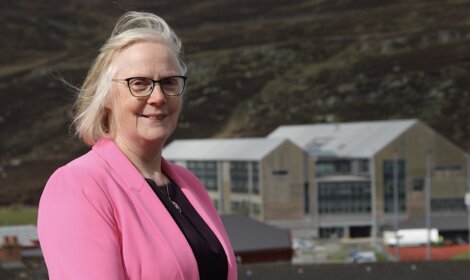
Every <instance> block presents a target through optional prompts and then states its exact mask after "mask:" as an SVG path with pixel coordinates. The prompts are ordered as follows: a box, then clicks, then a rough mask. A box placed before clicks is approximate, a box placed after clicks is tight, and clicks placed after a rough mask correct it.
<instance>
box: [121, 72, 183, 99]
mask: <svg viewBox="0 0 470 280" xmlns="http://www.w3.org/2000/svg"><path fill="white" fill-rule="evenodd" d="M186 79H187V77H185V76H170V77H166V78H164V79H161V80H158V81H155V80H152V79H150V78H145V77H132V78H127V79H113V81H116V82H122V83H124V82H126V83H127V86H128V87H129V91H130V92H131V94H132V95H133V96H135V97H147V96H150V95H151V94H152V92H153V89H154V88H155V84H157V83H158V84H159V85H160V89H161V90H162V92H163V94H164V95H166V96H178V95H181V94H182V93H183V90H184V85H185V84H186Z"/></svg>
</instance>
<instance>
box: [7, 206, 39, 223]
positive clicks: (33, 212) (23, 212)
mask: <svg viewBox="0 0 470 280" xmlns="http://www.w3.org/2000/svg"><path fill="white" fill-rule="evenodd" d="M37 217H38V208H37V207H31V206H23V205H12V206H8V207H0V226H6V225H24V224H36V220H37Z"/></svg>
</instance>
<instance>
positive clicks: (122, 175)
mask: <svg viewBox="0 0 470 280" xmlns="http://www.w3.org/2000/svg"><path fill="white" fill-rule="evenodd" d="M93 150H94V151H96V152H97V153H98V154H99V155H100V156H101V157H102V158H103V160H105V161H106V162H107V163H108V165H109V166H110V167H111V168H112V169H113V170H114V171H115V174H116V175H117V176H119V179H120V180H119V183H121V184H123V185H124V186H125V187H126V188H128V189H129V190H130V191H129V194H130V196H131V197H133V198H134V199H135V200H136V201H137V203H136V207H140V209H139V210H141V211H140V212H141V213H143V215H145V216H146V217H147V218H148V220H149V221H150V224H151V227H153V228H154V230H155V233H156V237H157V238H161V239H162V240H165V241H166V243H167V244H168V245H169V247H170V248H171V249H172V251H173V256H171V257H173V258H175V260H174V261H175V262H176V264H177V265H178V268H179V269H180V273H181V275H182V277H183V279H197V277H198V276H197V275H198V270H197V262H196V259H195V257H194V255H193V254H191V253H189V254H188V252H192V249H191V247H190V246H189V244H188V242H187V240H186V238H185V237H184V235H183V233H182V232H181V230H180V229H179V227H178V225H177V224H176V223H175V222H174V220H173V218H172V217H171V215H170V214H169V213H168V211H167V210H166V208H165V206H164V205H163V204H162V203H161V201H160V200H159V199H158V197H157V195H156V194H155V193H154V192H153V190H152V189H151V188H150V186H148V184H147V182H146V181H145V178H144V177H143V176H142V175H141V174H140V172H139V171H138V170H137V168H136V167H135V166H134V165H133V164H132V163H131V162H130V161H129V159H128V158H127V157H126V156H125V155H124V154H123V153H122V152H121V150H120V149H119V148H118V147H117V146H116V145H115V144H114V142H113V141H112V140H111V139H107V138H104V139H101V140H100V141H99V142H98V143H97V144H95V146H93ZM197 210H198V211H199V209H197ZM169 257H170V256H169ZM182 264H183V265H182ZM188 264H190V265H188Z"/></svg>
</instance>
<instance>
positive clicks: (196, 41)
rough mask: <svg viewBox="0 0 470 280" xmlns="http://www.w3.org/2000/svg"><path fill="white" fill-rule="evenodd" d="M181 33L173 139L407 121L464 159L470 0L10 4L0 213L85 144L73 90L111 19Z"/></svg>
mask: <svg viewBox="0 0 470 280" xmlns="http://www.w3.org/2000/svg"><path fill="white" fill-rule="evenodd" d="M132 9H138V10H147V11H151V12H155V13H157V14H159V15H161V16H162V17H164V18H165V19H167V20H168V22H169V23H170V25H171V26H172V27H174V28H175V30H176V31H177V33H178V34H179V35H180V36H181V37H182V39H183V43H184V47H185V59H186V61H187V63H188V65H189V73H188V75H189V88H188V91H187V93H186V96H185V99H186V100H185V108H184V112H183V114H182V116H181V121H180V124H179V127H178V130H177V132H176V134H175V136H174V137H176V138H195V137H228V136H260V135H265V134H266V133H268V132H270V131H271V130H273V129H274V128H276V127H277V126H278V125H281V124H292V123H318V122H332V121H341V122H343V121H357V120H376V119H396V118H419V119H421V120H423V121H424V122H426V123H427V124H429V125H430V126H432V127H433V128H435V129H436V130H438V131H439V132H441V133H442V134H443V135H445V136H446V137H448V138H450V139H451V140H452V141H454V142H455V143H457V144H458V145H459V146H461V147H462V148H464V149H466V150H469V149H470V121H469V120H470V87H469V86H470V79H469V78H468V76H469V70H470V20H469V17H468V15H469V14H470V1H464V0H444V1H443V0H439V1H437V0H408V1H406V0H402V1H391V0H383V1H372V0H299V1H287V0H269V1H268V0H258V1H248V0H228V1H210V0H200V1H189V0H177V1H174V0H163V1H161V0H159V1H143V0H138V1H132V2H130V1H127V2H119V3H115V2H111V1H104V0H101V1H91V0H87V1H84V0H65V1H61V2H60V4H58V3H57V2H54V1H51V0H44V1H33V0H17V1H15V2H13V3H8V5H7V4H6V3H0V15H1V16H0V26H2V28H1V29H0V35H1V36H2V38H3V39H2V44H1V46H0V48H1V52H0V97H1V99H2V102H0V131H1V138H0V205H5V204H9V203H12V202H15V203H27V204H36V203H37V201H38V198H39V195H40V192H41V190H42V187H43V185H44V183H45V180H46V179H47V177H48V176H49V175H50V173H51V171H52V170H54V169H55V168H56V167H57V166H59V165H60V164H63V163H64V162H66V161H68V160H70V159H71V158H72V157H74V156H76V155H78V154H81V153H83V152H84V151H85V150H86V149H87V148H86V147H85V146H84V145H82V144H80V142H79V141H77V140H76V139H74V138H73V137H71V133H70V128H69V123H70V116H71V103H72V102H73V100H74V94H75V93H74V91H73V90H71V88H70V87H68V86H66V85H65V84H64V83H63V82H62V81H61V80H62V79H64V80H66V81H68V82H69V83H71V84H72V85H76V86H79V85H80V84H81V82H82V81H83V78H84V76H85V74H86V71H87V68H88V66H89V65H90V63H91V61H92V60H93V58H94V57H95V56H96V54H97V50H98V49H99V47H100V46H101V44H102V43H103V42H104V41H105V40H106V37H107V36H108V35H109V33H110V32H111V30H112V27H113V24H114V22H115V21H116V19H117V18H118V17H119V15H120V14H122V13H123V11H125V10H132Z"/></svg>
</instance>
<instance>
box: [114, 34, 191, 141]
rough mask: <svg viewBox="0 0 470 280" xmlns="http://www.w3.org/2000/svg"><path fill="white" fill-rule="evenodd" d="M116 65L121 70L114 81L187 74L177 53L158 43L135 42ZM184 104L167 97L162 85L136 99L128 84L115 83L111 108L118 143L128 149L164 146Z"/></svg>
mask: <svg viewBox="0 0 470 280" xmlns="http://www.w3.org/2000/svg"><path fill="white" fill-rule="evenodd" d="M114 62H115V66H116V69H117V72H116V74H115V76H114V79H126V78H130V77H145V78H150V79H153V80H160V79H163V78H166V77H169V76H177V75H183V70H182V69H181V66H180V64H179V62H178V59H177V57H176V55H175V53H174V52H173V51H172V50H171V49H170V48H169V47H168V46H167V45H165V44H163V43H158V42H152V41H145V42H138V43H135V44H133V45H131V46H129V47H127V48H126V49H124V50H122V51H121V52H120V53H118V54H117V55H116V57H115V61H114ZM181 103H182V96H181V95H180V96H165V95H164V94H163V92H162V91H161V88H160V85H159V84H158V83H157V84H155V87H154V89H153V92H152V94H151V95H150V96H147V97H134V96H133V95H132V94H131V93H130V92H129V88H128V86H127V83H126V82H122V81H121V82H113V87H112V98H111V102H110V104H109V106H108V109H109V110H110V111H111V112H110V114H111V115H110V122H111V130H112V131H111V132H112V133H113V134H114V140H115V141H116V143H119V144H123V145H126V146H128V147H132V146H134V147H135V146H137V145H140V144H148V143H151V144H154V143H155V142H159V143H160V144H161V145H163V143H164V142H165V141H166V139H168V137H169V136H170V135H171V134H172V133H173V131H174V130H175V127H176V124H177V121H178V117H179V114H180V111H181ZM113 130H114V131H113Z"/></svg>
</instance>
